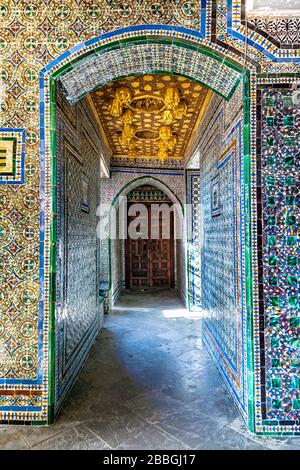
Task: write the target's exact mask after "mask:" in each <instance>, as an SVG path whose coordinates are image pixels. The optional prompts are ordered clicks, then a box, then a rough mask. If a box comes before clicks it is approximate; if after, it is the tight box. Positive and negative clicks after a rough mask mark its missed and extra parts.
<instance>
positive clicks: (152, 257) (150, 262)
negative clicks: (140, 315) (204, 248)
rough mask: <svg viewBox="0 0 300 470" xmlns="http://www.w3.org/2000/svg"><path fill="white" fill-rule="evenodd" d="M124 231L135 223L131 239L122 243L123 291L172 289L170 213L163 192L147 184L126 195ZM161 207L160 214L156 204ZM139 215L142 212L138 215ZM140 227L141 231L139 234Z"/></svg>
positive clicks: (171, 226)
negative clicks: (125, 289) (124, 286)
mask: <svg viewBox="0 0 300 470" xmlns="http://www.w3.org/2000/svg"><path fill="white" fill-rule="evenodd" d="M127 203H128V213H129V214H131V215H130V216H129V218H128V232H129V233H130V231H131V225H132V224H133V223H134V224H136V213H137V212H138V213H139V222H138V225H139V227H138V230H139V232H140V236H139V234H137V235H136V236H134V237H132V236H131V237H128V238H127V239H126V242H125V260H126V261H125V272H126V274H125V277H126V288H127V289H149V288H174V287H175V271H174V266H175V263H174V212H173V211H170V208H171V205H172V201H170V199H169V198H168V197H167V195H166V194H165V193H163V192H162V191H160V190H159V189H157V188H155V187H154V186H150V185H142V186H139V187H138V188H136V189H134V190H132V191H130V193H129V194H128V195H127ZM161 204H164V211H162V210H161V208H160V205H161ZM142 212H143V213H142ZM143 226H144V232H142V231H141V229H142V227H143Z"/></svg>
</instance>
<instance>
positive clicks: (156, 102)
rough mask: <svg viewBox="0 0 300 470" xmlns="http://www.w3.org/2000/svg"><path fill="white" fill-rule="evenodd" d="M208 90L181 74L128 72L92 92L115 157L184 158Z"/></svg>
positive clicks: (93, 100)
mask: <svg viewBox="0 0 300 470" xmlns="http://www.w3.org/2000/svg"><path fill="white" fill-rule="evenodd" d="M209 96H210V92H208V90H207V89H206V88H204V87H202V86H201V85H200V84H198V83H196V82H193V81H191V80H189V79H187V78H184V77H181V76H171V75H162V74H153V75H139V76H130V77H126V78H124V79H121V80H118V81H113V82H110V83H109V84H107V85H104V86H102V87H101V88H99V89H98V90H96V91H94V92H92V93H91V99H92V102H93V104H94V107H95V110H96V112H97V114H98V117H99V120H100V123H101V126H102V129H103V131H104V133H105V135H106V138H107V141H108V143H109V146H110V148H111V153H112V155H113V157H115V158H122V157H124V158H128V157H131V158H149V159H157V158H161V159H163V160H164V159H177V160H184V157H185V154H186V152H187V149H188V147H189V145H190V144H191V142H192V139H193V130H194V128H195V126H198V124H199V121H200V119H201V115H202V114H203V111H204V108H205V107H206V106H207V103H208V98H209Z"/></svg>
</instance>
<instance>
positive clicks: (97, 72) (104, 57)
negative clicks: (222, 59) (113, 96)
mask: <svg viewBox="0 0 300 470" xmlns="http://www.w3.org/2000/svg"><path fill="white" fill-rule="evenodd" d="M108 63H109V64H110V67H107V64H108ZM112 70H113V71H114V74H115V77H120V76H128V75H132V74H139V73H143V74H144V73H146V72H149V73H151V72H152V71H154V72H164V71H165V70H167V71H171V72H172V73H174V74H179V75H186V76H188V77H190V78H194V79H195V80H198V81H199V82H202V83H203V84H204V85H206V86H208V87H209V88H212V89H213V90H215V91H216V92H217V93H220V94H221V95H223V96H224V97H225V98H229V97H230V96H231V95H232V94H233V92H234V89H235V88H236V86H237V84H238V82H239V81H240V72H238V71H235V70H233V69H231V68H230V67H227V66H226V65H224V64H223V67H222V68H220V63H219V62H218V60H216V59H214V58H212V57H210V56H207V55H205V54H203V53H201V52H199V50H194V51H193V50H192V49H190V50H188V51H187V50H186V49H185V48H183V47H182V46H177V45H176V44H174V43H172V44H140V45H139V44H134V45H133V46H129V47H127V48H126V51H124V50H123V49H119V48H118V49H116V50H113V49H112V50H109V51H107V52H104V53H102V54H100V55H99V56H98V57H96V58H95V57H92V58H91V59H90V60H89V61H87V60H84V61H83V64H82V65H80V63H79V64H77V65H76V67H75V68H74V69H73V70H71V71H67V72H66V73H65V74H64V75H63V76H62V77H61V78H60V80H61V83H62V85H63V87H64V89H65V92H66V97H67V99H68V101H69V102H70V103H71V104H72V103H75V102H76V101H77V100H78V99H79V98H80V97H82V96H83V95H84V94H85V93H87V92H89V91H91V90H94V89H95V88H97V87H98V86H101V85H104V84H105V83H107V82H109V81H111V80H112V78H113V76H112ZM225 74H226V80H224V76H225Z"/></svg>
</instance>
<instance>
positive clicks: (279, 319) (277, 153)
mask: <svg viewBox="0 0 300 470" xmlns="http://www.w3.org/2000/svg"><path fill="white" fill-rule="evenodd" d="M261 104H262V148H261V153H262V160H261V170H262V181H261V183H262V249H263V260H262V261H263V279H262V282H263V284H262V285H263V293H264V317H263V320H264V328H265V338H264V350H263V348H262V350H261V361H262V363H261V365H262V366H264V367H265V374H266V377H265V380H266V390H265V391H264V390H262V391H261V402H262V407H261V410H260V412H261V414H260V426H259V428H260V430H261V431H264V430H265V429H266V427H267V426H269V427H270V428H271V429H272V428H273V430H279V429H285V430H286V431H288V430H294V431H296V432H299V429H300V427H299V426H300V409H299V398H300V382H299V381H300V349H299V331H300V330H299V325H300V323H299V274H300V272H299V220H298V218H299V148H300V145H299V144H300V109H299V106H296V104H295V103H294V102H293V99H292V91H291V90H290V89H289V88H281V89H272V88H270V87H266V88H263V90H262V98H261Z"/></svg>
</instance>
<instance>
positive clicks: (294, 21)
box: [250, 16, 300, 48]
mask: <svg viewBox="0 0 300 470" xmlns="http://www.w3.org/2000/svg"><path fill="white" fill-rule="evenodd" d="M250 24H251V25H253V28H254V29H255V30H256V31H259V32H260V33H261V34H262V35H263V36H265V37H268V39H269V40H270V41H272V42H274V44H276V45H277V46H281V47H286V48H293V47H300V19H299V18H289V17H286V18H280V17H272V16H271V17H267V18H259V17H257V18H253V17H251V18H250Z"/></svg>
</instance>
